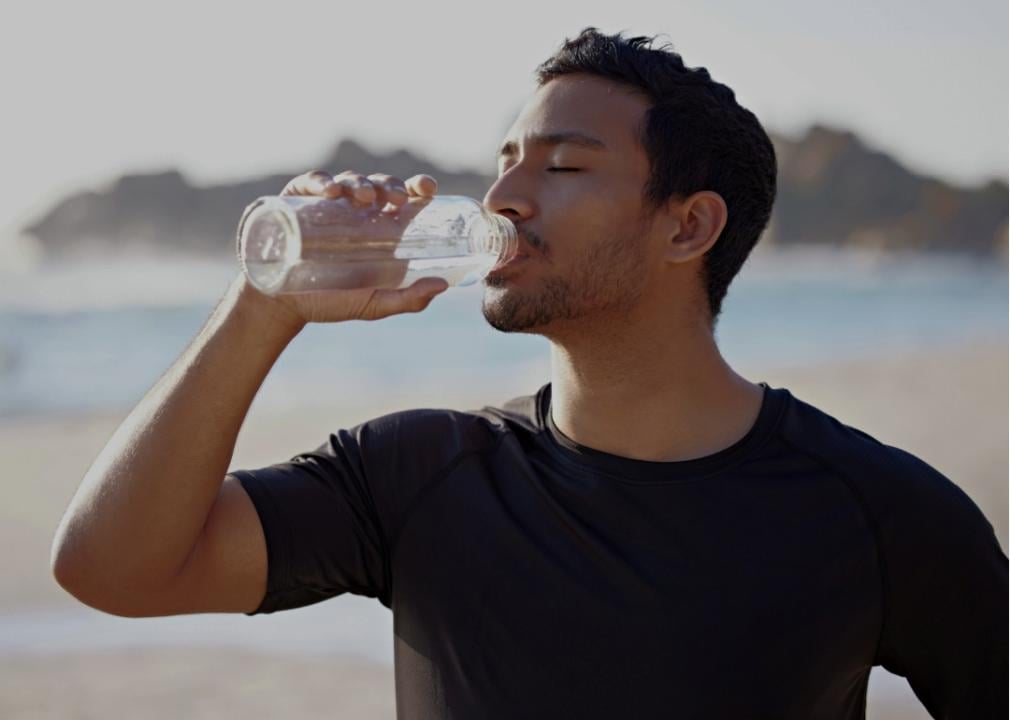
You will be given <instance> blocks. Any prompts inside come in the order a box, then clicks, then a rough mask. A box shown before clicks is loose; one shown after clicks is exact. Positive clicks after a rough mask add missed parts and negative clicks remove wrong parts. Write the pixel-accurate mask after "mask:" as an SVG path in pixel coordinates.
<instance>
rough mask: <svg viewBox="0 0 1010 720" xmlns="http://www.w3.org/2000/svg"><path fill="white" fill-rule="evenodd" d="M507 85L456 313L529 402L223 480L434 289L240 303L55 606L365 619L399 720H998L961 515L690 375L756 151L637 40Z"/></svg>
mask: <svg viewBox="0 0 1010 720" xmlns="http://www.w3.org/2000/svg"><path fill="white" fill-rule="evenodd" d="M538 79H539V87H538V89H537V91H536V92H535V93H534V95H533V97H532V98H531V100H530V101H529V103H528V104H527V105H526V107H525V108H524V109H523V111H522V112H521V114H520V115H519V117H518V118H517V120H516V121H515V123H514V124H513V126H512V127H511V129H510V130H509V132H508V134H507V137H506V138H505V141H504V143H503V144H502V146H501V148H500V151H499V168H498V179H497V181H496V182H495V183H494V185H493V186H492V187H491V189H490V190H489V191H488V193H487V196H486V198H485V204H486V205H487V206H488V207H489V208H490V209H491V210H493V211H495V212H497V213H500V214H502V215H504V216H507V217H509V218H510V219H511V220H512V221H513V222H514V223H515V224H516V226H517V227H518V229H519V231H520V235H521V238H522V242H521V247H520V253H519V255H520V257H519V258H517V259H515V260H513V261H512V262H510V263H508V264H507V265H505V266H503V267H500V268H499V269H498V270H496V271H494V272H493V273H492V274H490V275H489V276H488V277H487V279H486V286H487V287H486V290H485V297H484V303H483V312H484V316H485V318H486V319H487V321H488V322H489V323H490V324H491V325H492V326H494V327H495V328H498V329H499V330H502V331H503V332H528V333H537V334H540V335H543V336H545V337H547V338H548V339H549V340H550V342H551V347H552V356H551V357H552V372H551V382H549V383H547V384H545V385H544V386H543V387H541V388H540V389H539V390H537V391H536V392H535V393H533V394H531V395H529V396H525V397H520V398H516V399H514V400H511V401H509V402H508V403H505V404H504V406H503V407H500V408H498V407H484V408H482V409H481V410H475V411H470V412H459V411H451V410H437V409H423V410H407V411H403V412H397V413H392V414H390V415H386V416H383V417H379V418H375V419H372V420H369V421H367V422H364V423H361V424H360V425H357V426H355V427H353V428H350V429H342V430H338V431H337V432H335V433H334V434H331V435H330V436H329V438H328V439H327V441H326V442H324V443H323V444H322V445H321V446H319V447H317V448H316V449H315V450H312V451H310V452H305V453H302V454H300V455H298V456H296V457H294V458H292V459H291V460H289V461H287V462H281V463H278V464H275V465H272V466H270V467H266V468H261V469H255V470H239V471H235V472H233V473H231V474H229V475H227V477H225V474H226V471H227V467H228V463H229V462H230V458H231V452H232V450H233V448H234V442H235V436H236V435H237V433H238V430H239V428H240V426H241V423H242V420H243V418H244V417H245V414H246V412H247V411H248V407H249V404H250V403H251V401H252V398H253V397H254V395H255V393H256V391H257V389H258V388H259V386H260V384H261V383H262V381H263V378H264V377H265V376H266V374H267V373H268V372H269V369H270V367H271V366H272V365H273V363H274V361H276V359H277V357H278V356H279V354H280V353H281V352H282V351H283V349H284V347H286V345H287V343H288V342H290V341H291V339H293V338H294V337H295V336H296V335H297V333H298V332H299V331H300V330H301V328H303V327H304V325H305V324H306V323H307V322H335V321H340V320H347V319H355V318H357V319H378V318H381V317H386V316H388V315H391V314H394V313H398V312H408V311H418V310H421V309H423V308H424V307H426V305H427V303H428V302H429V301H430V299H431V297H432V296H433V295H434V294H437V293H438V292H440V291H441V290H444V288H445V283H444V281H440V280H433V279H428V280H424V281H419V282H418V283H417V284H415V285H414V286H412V287H411V288H408V289H404V290H370V289H364V290H355V291H333V292H329V293H316V294H313V295H311V296H301V297H296V296H288V297H284V296H281V297H278V298H267V297H266V296H262V295H259V294H257V293H256V292H255V291H254V290H252V289H251V288H250V287H249V286H247V285H245V283H244V282H243V280H242V278H239V279H238V280H237V281H236V283H235V285H234V286H233V288H232V291H231V292H229V294H228V296H227V297H226V298H225V300H224V301H223V302H222V304H221V305H220V306H219V308H218V309H217V311H216V312H215V314H214V315H213V316H212V318H211V320H210V321H209V322H208V325H207V327H206V328H204V330H203V332H202V333H201V335H200V336H199V337H198V338H197V340H196V341H195V342H194V343H193V345H192V346H191V347H190V348H189V349H188V350H187V352H186V354H184V356H183V358H181V359H180V361H179V362H178V363H177V365H176V366H175V367H174V368H173V369H172V370H171V371H170V372H169V373H168V374H167V375H166V377H165V378H163V379H162V381H161V382H160V383H159V385H158V386H156V387H155V388H154V389H153V390H152V392H151V393H150V394H149V395H148V397H146V398H145V400H144V401H143V402H142V403H141V405H140V406H138V408H137V409H136V410H135V411H134V413H133V414H132V415H131V416H130V418H128V419H127V421H126V422H125V423H124V426H123V428H121V429H120V431H119V432H118V433H117V435H116V436H115V437H114V438H113V440H112V441H110V443H109V447H107V448H106V450H105V451H104V452H103V454H102V456H100V457H99V459H98V460H97V461H96V463H95V465H94V466H93V467H92V469H91V471H89V473H88V476H87V477H86V478H85V481H84V483H82V488H81V490H80V491H79V492H78V495H77V496H76V497H75V498H74V501H73V503H72V505H71V508H70V510H68V513H67V516H66V518H65V519H64V522H63V524H62V525H61V527H60V530H59V532H58V535H57V540H56V543H55V544H54V572H55V573H56V575H57V578H58V579H59V580H60V582H61V583H62V584H63V585H64V586H65V587H67V589H68V590H70V591H71V592H73V593H74V594H75V595H76V596H77V597H79V598H80V599H81V600H82V601H84V602H87V603H89V604H91V605H93V606H95V607H99V608H101V609H103V610H106V611H107V612H114V613H116V614H121V615H129V616H134V617H140V616H153V615H170V614H179V613H195V612H245V613H246V614H250V615H253V614H258V613H269V612H276V611H278V610H288V609H292V608H297V607H302V606H305V605H308V604H311V603H316V602H319V601H322V600H325V599H327V598H331V597H334V596H336V595H340V594H341V593H345V592H350V593H356V594H360V595H366V596H369V597H375V598H377V599H378V600H379V601H380V602H381V603H382V604H384V605H385V606H386V607H388V608H390V609H391V610H392V611H393V613H394V628H395V658H396V699H397V708H398V716H399V717H400V718H404V719H409V718H435V717H438V718H448V717H452V718H520V717H522V718H562V717H565V718H567V717H572V718H597V717H598V718H649V717H682V718H777V719H780V718H806V719H809V718H833V719H834V718H839V719H841V718H862V717H863V716H864V710H865V702H866V688H867V679H868V677H869V673H870V670H871V668H872V667H873V666H874V665H883V666H884V667H886V668H887V669H889V670H890V671H892V672H895V673H898V674H900V675H904V676H905V677H907V678H908V680H909V683H910V684H911V686H912V688H913V690H914V691H915V693H916V694H917V695H918V697H919V698H920V699H921V700H922V702H923V704H924V705H925V706H926V708H927V709H928V710H929V712H930V713H931V714H932V715H933V716H934V717H937V718H965V719H966V718H982V717H996V716H997V714H999V715H1000V716H1004V715H1005V713H1006V706H1005V697H1006V684H1005V683H1006V677H1007V641H1006V637H1007V633H1006V631H1007V625H1006V620H1005V618H1006V615H1005V608H1006V604H1007V603H1006V601H1007V558H1006V556H1005V555H1004V554H1003V553H1002V551H1001V549H1000V547H999V544H998V543H997V540H996V537H995V535H994V533H993V529H992V526H991V525H990V524H989V523H988V522H987V520H986V519H985V517H984V516H983V514H982V513H981V512H980V511H979V509H978V507H976V505H975V504H974V503H973V502H972V501H971V500H970V499H969V498H968V497H967V496H966V495H965V494H964V493H963V492H962V491H961V490H960V489H959V488H958V487H957V486H956V485H955V484H953V483H952V482H951V481H950V480H948V479H947V478H945V477H944V476H942V475H941V474H940V473H939V472H937V471H936V470H935V469H933V468H932V467H930V466H929V465H927V464H926V463H924V462H923V461H921V460H919V459H918V458H916V457H914V456H912V455H910V454H909V453H907V452H904V451H902V450H900V449H897V448H893V447H889V446H886V445H883V444H881V443H880V442H878V441H876V440H875V439H873V438H872V437H870V436H868V435H866V434H865V433H863V432H860V431H859V430H856V429H854V428H851V427H847V426H846V425H844V424H842V423H841V422H839V421H838V420H836V419H834V418H832V417H831V416H830V415H828V414H826V413H825V412H823V411H821V410H818V409H816V408H814V407H812V406H810V405H808V404H806V403H804V402H803V401H801V400H799V399H797V398H795V397H793V396H792V395H791V394H790V393H789V392H788V391H787V390H785V389H782V388H773V387H770V386H768V385H767V384H765V383H757V384H755V383H752V382H749V381H748V380H746V379H744V378H742V377H741V376H739V375H738V374H737V373H735V372H734V371H733V369H732V368H730V367H729V365H728V364H727V363H726V362H725V360H724V359H723V358H722V357H721V355H720V353H719V349H718V347H717V345H716V343H715V340H714V337H713V329H714V325H715V321H716V319H717V317H718V315H719V312H720V306H721V302H722V300H723V298H724V296H725V294H726V289H727V287H728V285H729V283H730V281H731V280H732V278H733V277H734V276H735V275H736V273H737V272H738V271H739V270H740V268H741V266H742V265H743V263H744V261H745V259H746V258H747V256H748V253H749V252H750V250H751V249H752V248H753V246H754V244H755V243H756V242H757V240H758V237H759V235H760V233H761V232H762V230H763V229H764V227H765V225H766V224H767V221H768V218H769V215H770V213H771V209H772V203H773V200H774V195H775V173H776V169H775V156H774V151H773V149H772V145H771V143H770V142H769V140H768V137H767V135H766V134H765V132H764V130H763V129H762V127H761V125H760V123H759V122H758V121H757V119H756V118H755V117H754V115H753V114H751V113H750V112H748V111H747V110H745V109H743V108H741V107H740V106H739V105H738V104H737V103H736V101H735V99H734V96H733V93H732V91H731V90H729V88H727V87H725V86H724V85H720V84H719V83H716V82H714V81H713V80H712V79H711V78H710V77H709V74H708V73H707V71H705V70H704V69H690V68H687V67H685V66H684V65H683V63H682V61H681V58H680V57H679V56H678V55H676V54H675V53H673V52H672V51H668V50H665V49H653V48H651V47H649V46H648V45H647V40H646V39H645V38H634V39H625V38H623V37H621V36H605V35H601V34H599V33H598V32H596V31H595V30H594V29H592V28H590V29H587V30H586V31H584V32H583V33H582V34H581V35H580V36H579V37H578V38H576V39H575V40H573V41H570V42H568V43H566V44H565V45H564V46H563V47H562V48H561V49H560V50H559V52H558V53H557V54H556V55H555V56H554V57H553V58H551V59H549V60H548V61H547V62H546V63H544V64H543V65H542V66H541V67H540V69H539V74H538ZM434 191H435V183H434V181H433V179H432V178H429V177H427V176H416V177H414V178H411V179H409V180H408V181H407V182H406V183H403V182H400V181H399V180H397V179H396V178H391V177H388V176H383V175H371V176H368V177H367V178H366V177H364V176H361V175H357V174H355V173H353V172H347V173H343V174H341V175H338V176H336V177H335V178H334V177H331V176H330V175H329V174H327V173H324V172H319V171H316V172H313V173H307V174H306V175H303V176H300V177H299V178H296V179H295V180H293V181H292V182H291V183H290V184H289V186H288V187H287V188H286V189H285V192H287V193H289V194H299V193H302V194H320V195H326V196H330V197H339V196H342V195H343V196H348V197H351V198H353V199H354V200H356V201H358V202H361V203H375V204H377V205H378V206H380V207H384V206H385V205H386V203H392V204H393V205H402V204H403V203H404V202H406V201H407V199H408V198H409V197H411V196H426V195H431V194H433V193H434ZM222 477H224V478H225V479H224V482H223V483H222V482H221V478H222ZM122 538H130V540H131V542H130V543H129V544H128V546H124V543H122V542H121V540H122ZM124 588H125V589H124Z"/></svg>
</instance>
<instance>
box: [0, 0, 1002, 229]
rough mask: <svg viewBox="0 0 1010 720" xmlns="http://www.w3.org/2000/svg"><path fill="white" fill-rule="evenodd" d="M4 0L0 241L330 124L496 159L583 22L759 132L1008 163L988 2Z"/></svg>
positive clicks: (926, 165) (232, 170)
mask: <svg viewBox="0 0 1010 720" xmlns="http://www.w3.org/2000/svg"><path fill="white" fill-rule="evenodd" d="M16 7H17V10H16V11H11V10H7V13H6V15H8V17H6V18H5V19H4V22H3V23H2V25H3V28H2V29H0V80H2V83H3V84H2V87H3V89H4V96H5V97H4V105H5V107H7V110H6V111H5V112H4V121H3V132H0V158H2V162H0V191H2V193H3V198H4V200H3V202H2V203H0V244H2V243H3V242H4V238H9V237H10V236H11V235H12V234H13V233H14V231H15V230H16V228H18V227H20V226H22V225H23V224H25V223H27V222H29V221H31V220H34V219H35V218H36V217H37V216H38V215H40V214H41V213H43V212H45V211H46V210H47V209H48V208H49V207H51V206H52V204H54V203H55V202H56V201H57V200H59V199H60V198H62V197H64V196H65V195H66V194H68V193H71V192H74V191H77V190H81V189H94V190H101V189H103V188H104V187H105V186H107V185H108V184H109V183H110V182H112V181H113V180H114V179H115V178H116V177H117V176H119V175H120V174H122V173H125V172H154V171H160V170H165V169H169V168H177V169H179V170H180V171H181V172H183V174H184V175H186V176H187V178H188V179H189V180H190V181H191V182H194V183H197V184H203V183H216V182H222V181H228V180H233V179H238V178H242V177H247V176H249V175H255V174H260V173H266V172H276V171H285V170H288V169H294V170H299V171H301V170H310V169H314V168H316V167H317V165H318V163H319V162H321V161H322V159H323V158H324V157H325V155H326V154H328V153H329V151H330V150H331V148H332V147H333V146H334V145H335V143H336V142H337V141H338V140H339V139H341V138H344V137H353V138H355V139H357V140H359V141H360V142H362V143H363V144H364V145H365V146H366V147H368V148H370V149H372V150H374V151H383V152H384V151H389V150H392V149H395V148H399V147H407V148H409V149H411V150H412V151H414V152H416V153H418V154H420V155H422V156H425V157H428V158H429V159H431V160H432V161H434V162H436V163H438V164H440V165H443V166H445V167H448V168H464V167H469V168H475V169H479V170H484V171H487V172H493V171H494V162H493V153H494V150H495V148H496V147H497V144H498V143H499V142H500V140H501V139H502V137H503V135H504V133H505V131H506V130H507V129H508V127H509V125H510V124H511V122H512V120H513V118H514V117H515V115H516V114H517V113H518V111H519V109H520V108H521V107H522V104H523V103H524V102H525V100H526V98H527V97H528V96H529V94H530V93H531V92H532V91H533V89H534V82H533V70H534V68H535V67H536V66H537V65H538V64H539V63H540V62H541V61H543V60H544V59H545V58H547V57H548V56H549V55H550V54H551V53H552V52H553V51H554V50H555V49H557V47H558V46H559V45H560V44H561V43H562V42H563V41H564V39H565V38H568V37H574V36H575V35H577V34H578V32H579V31H580V30H581V29H582V28H584V27H586V26H589V25H593V26H596V27H598V28H599V29H600V30H602V31H604V32H608V33H612V32H617V31H626V34H628V35H649V36H653V35H659V36H660V37H659V39H658V40H659V43H664V42H669V43H671V44H672V45H673V48H674V49H675V50H676V51H677V52H679V53H680V54H681V55H682V56H683V58H684V61H685V63H686V64H687V65H689V66H692V67H698V66H702V67H706V68H708V70H709V71H710V72H711V74H712V75H713V77H714V78H715V79H716V80H718V81H720V82H723V83H726V84H727V85H729V86H730V87H731V88H733V90H734V91H735V92H736V95H737V99H738V101H739V102H741V104H743V105H744V106H745V107H747V108H749V109H751V110H752V111H753V112H754V113H755V114H756V115H757V116H758V118H759V119H760V120H761V121H762V123H763V124H764V125H765V127H766V128H767V129H768V130H769V131H771V132H779V133H783V134H785V135H789V136H796V135H798V134H799V133H801V132H802V131H803V130H805V128H806V127H808V126H809V125H810V124H811V123H813V122H821V123H824V124H827V125H831V126H834V127H841V128H847V129H851V130H853V131H855V132H856V133H857V134H858V135H859V136H860V137H862V138H863V140H864V141H865V142H866V143H867V144H868V145H870V146H871V147H874V148H877V149H880V150H884V151H886V152H888V153H890V154H892V155H893V156H895V157H896V158H898V160H899V161H901V162H902V163H904V164H905V165H906V166H908V167H910V168H911V169H913V170H915V171H918V172H921V173H925V174H928V175H933V176H937V177H941V178H944V179H947V180H950V181H952V182H956V183H959V184H978V183H981V182H984V181H985V180H987V179H989V178H991V177H1000V178H1004V179H1005V178H1006V177H1007V165H1008V140H1007V139H1008V110H1007V108H1008V71H1007V62H1008V29H1007V28H1008V16H1007V12H1008V11H1007V3H1006V0H966V2H961V3H953V2H949V1H945V2H940V1H938V0H849V1H848V2H846V3H839V2H837V0H834V1H831V2H827V1H824V0H782V1H780V2H776V1H775V0H769V2H765V3H757V2H753V0H691V1H690V2H681V1H678V0H673V1H671V0H667V1H666V2H657V1H656V0H620V2H614V0H604V1H600V0H581V1H580V2H561V3H557V2H544V1H542V0H541V1H539V2H534V1H532V0H514V1H513V2H499V3H482V2H473V1H472V2H434V1H433V2H426V3H401V2H396V1H394V0H385V1H384V2H374V3H373V2H357V3H355V2H350V3H348V2H342V3H337V2H301V3H299V2H287V3H279V2H274V3H265V2H256V1H254V0H247V1H246V2H242V3H238V2H213V1H212V0H202V1H201V2H190V1H189V0H176V1H175V2H171V3H166V2H158V3H147V2H142V1H140V0H132V1H131V2H111V1H107V0H92V1H91V2H87V3H80V2H48V3H47V2H38V3H19V4H18V5H17V6H16ZM12 16H13V19H14V21H11V17H12ZM326 169H328V170H332V171H333V172H339V171H341V170H345V169H352V168H326ZM353 169H355V170H359V171H361V172H364V173H366V174H367V173H368V172H371V171H372V170H371V169H369V168H353ZM279 190H280V188H278V191H279Z"/></svg>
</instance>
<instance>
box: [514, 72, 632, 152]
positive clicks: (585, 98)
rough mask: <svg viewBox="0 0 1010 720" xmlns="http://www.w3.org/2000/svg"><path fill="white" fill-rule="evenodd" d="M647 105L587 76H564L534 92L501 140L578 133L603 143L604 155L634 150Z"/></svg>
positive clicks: (611, 84)
mask: <svg viewBox="0 0 1010 720" xmlns="http://www.w3.org/2000/svg"><path fill="white" fill-rule="evenodd" d="M649 105H650V103H649V101H648V100H647V99H646V98H645V97H644V96H642V95H640V94H638V93H636V92H635V91H634V90H632V89H631V88H628V87H626V86H624V85H620V84H618V83H616V82H612V81H610V80H606V79H604V78H598V77H594V76H590V75H582V74H574V75H564V76H562V77H559V78H555V79H554V80H551V81H550V82H548V83H547V84H546V85H543V86H542V87H540V88H538V89H537V91H536V92H535V93H534V94H533V96H532V97H530V99H529V100H528V101H527V102H526V104H525V105H524V106H523V109H522V110H521V111H520V113H519V116H518V117H517V118H516V120H515V122H513V123H512V127H510V128H509V130H508V133H507V134H506V140H511V141H514V142H518V143H522V141H523V138H524V137H525V136H527V135H530V136H532V135H548V134H551V133H556V132H578V133H582V134H585V135H589V136H590V137H595V138H598V139H600V140H602V141H603V142H604V143H605V144H606V146H607V149H608V150H609V151H615V150H616V151H622V152H627V151H629V150H634V149H636V148H638V147H639V141H638V128H639V125H640V123H641V122H642V119H643V117H644V115H645V112H646V111H647V110H648V109H649Z"/></svg>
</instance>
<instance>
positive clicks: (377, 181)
mask: <svg viewBox="0 0 1010 720" xmlns="http://www.w3.org/2000/svg"><path fill="white" fill-rule="evenodd" d="M437 189H438V183H437V182H436V181H435V179H434V178H433V177H431V176H430V175H414V176H413V177H411V178H409V179H408V180H407V181H406V182H404V181H402V180H400V179H399V178H395V177H393V176H391V175H383V174H374V175H369V176H367V177H366V176H364V175H360V174H358V173H355V172H351V171H345V172H342V173H340V174H339V175H335V176H331V175H330V174H329V173H327V172H324V171H322V170H313V171H311V172H307V173H303V174H302V175H299V176H298V177H296V178H293V179H292V180H291V181H290V182H289V183H288V184H287V185H285V186H284V189H283V190H282V191H281V195H288V196H290V195H301V196H316V197H324V198H328V199H331V200H336V199H339V198H346V199H347V200H349V201H350V202H352V203H353V204H354V205H355V206H357V207H362V208H366V207H368V206H372V207H374V208H375V209H376V212H377V213H378V214H380V215H381V216H382V218H383V219H388V221H389V222H391V223H393V222H394V220H393V218H394V217H399V216H400V215H403V214H404V210H409V208H404V206H405V205H407V204H408V203H412V204H417V205H418V206H423V204H424V203H423V201H424V200H425V199H430V198H432V197H434V196H435V192H436V190H437ZM418 209H419V208H418ZM395 222H397V223H400V222H402V219H399V220H396V221H395ZM401 229H402V228H401ZM237 282H241V283H242V287H241V288H240V289H239V292H240V294H241V298H242V301H243V302H244V303H246V304H249V305H252V306H255V307H256V311H257V312H263V313H266V314H267V315H269V316H271V317H274V318H276V319H278V320H280V321H281V322H284V323H287V324H290V325H292V326H293V327H294V328H296V329H300V328H301V327H302V326H304V325H305V324H306V323H310V322H340V321H343V320H378V319H381V318H384V317H388V316H390V315H397V314H399V313H406V312H420V311H421V310H424V309H425V308H426V307H427V306H428V303H430V302H431V299H432V298H433V297H435V295H438V294H439V293H441V292H443V291H444V290H446V288H448V287H449V284H448V283H447V282H446V281H445V280H443V279H441V278H421V279H419V280H417V281H416V282H415V283H413V284H412V285H411V286H409V287H406V288H400V289H387V288H375V287H362V288H355V289H346V290H319V291H313V292H305V293H282V294H279V295H274V296H267V295H264V294H263V293H260V292H259V291H258V290H256V289H255V288H254V287H252V286H251V285H249V284H248V281H247V280H246V279H245V276H244V275H243V276H242V277H241V279H240V280H238V281H237Z"/></svg>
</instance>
